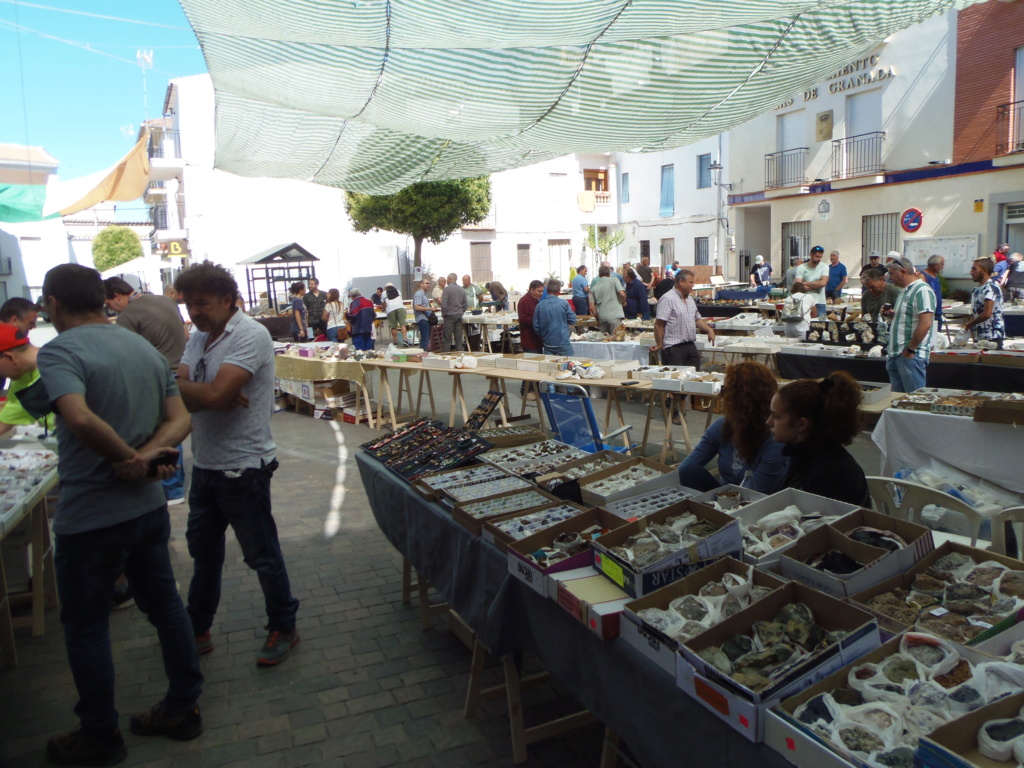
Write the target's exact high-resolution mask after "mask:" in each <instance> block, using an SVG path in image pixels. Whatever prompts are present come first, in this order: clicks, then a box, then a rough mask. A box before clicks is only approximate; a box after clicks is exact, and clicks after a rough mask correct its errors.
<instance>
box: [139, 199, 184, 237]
mask: <svg viewBox="0 0 1024 768" xmlns="http://www.w3.org/2000/svg"><path fill="white" fill-rule="evenodd" d="M149 218H150V221H152V222H153V234H152V239H153V240H154V241H155V242H158V243H166V242H168V241H170V240H183V239H185V238H187V237H188V232H187V230H186V229H185V205H184V203H182V202H178V203H159V204H157V205H154V206H152V207H151V208H150V209H149Z"/></svg>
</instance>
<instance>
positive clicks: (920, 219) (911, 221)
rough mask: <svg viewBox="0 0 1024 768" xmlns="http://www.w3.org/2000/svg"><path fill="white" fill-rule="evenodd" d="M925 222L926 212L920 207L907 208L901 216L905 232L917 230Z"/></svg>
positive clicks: (901, 224) (901, 223)
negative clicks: (922, 211)
mask: <svg viewBox="0 0 1024 768" xmlns="http://www.w3.org/2000/svg"><path fill="white" fill-rule="evenodd" d="M923 223H924V214H923V213H921V209H920V208H907V210H905V211H904V212H903V215H902V216H900V226H901V227H903V231H904V232H917V230H919V229H920V228H921V224H923Z"/></svg>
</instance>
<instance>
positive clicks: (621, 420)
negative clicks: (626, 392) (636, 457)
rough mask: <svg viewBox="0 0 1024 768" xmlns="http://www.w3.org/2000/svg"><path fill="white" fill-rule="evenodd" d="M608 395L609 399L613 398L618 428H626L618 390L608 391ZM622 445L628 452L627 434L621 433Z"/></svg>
mask: <svg viewBox="0 0 1024 768" xmlns="http://www.w3.org/2000/svg"><path fill="white" fill-rule="evenodd" d="M608 394H609V396H611V397H613V398H614V399H615V413H616V415H617V416H618V417H619V426H620V427H624V426H626V420H625V419H624V418H623V416H622V403H621V402H620V401H619V391H618V389H610V390H608ZM622 445H623V446H624V447H625V448H626V449H627V450H629V432H623V433H622Z"/></svg>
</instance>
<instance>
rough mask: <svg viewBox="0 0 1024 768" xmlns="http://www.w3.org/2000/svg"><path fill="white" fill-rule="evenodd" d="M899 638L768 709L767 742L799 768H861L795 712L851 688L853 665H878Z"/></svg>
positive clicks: (974, 659)
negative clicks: (821, 696) (823, 696)
mask: <svg viewBox="0 0 1024 768" xmlns="http://www.w3.org/2000/svg"><path fill="white" fill-rule="evenodd" d="M900 639H901V638H899V637H894V638H892V639H891V640H889V641H887V642H885V643H883V644H882V645H881V646H880V647H879V648H877V649H876V650H874V651H871V652H870V653H868V654H865V655H864V656H862V657H860V658H859V659H856V660H855V661H853V662H852V663H850V664H847V665H846V666H844V667H842V668H841V669H839V670H837V671H835V672H833V673H832V674H830V675H829V676H828V677H826V678H824V679H822V680H821V681H820V682H817V683H815V684H814V685H812V686H810V687H809V688H805V689H804V690H802V691H801V692H800V693H798V694H796V695H794V696H790V697H788V698H786V699H784V700H783V701H782V702H781V703H780V704H779V705H777V706H776V707H774V708H773V709H772V710H771V711H770V712H768V715H767V718H766V720H765V732H764V741H765V743H766V744H767V745H768V746H769V747H771V748H772V749H774V750H775V751H776V752H778V753H779V754H780V755H782V756H783V757H785V758H786V759H787V760H789V762H791V763H793V764H794V765H796V766H798V768H860V766H862V765H863V762H862V761H861V760H859V759H858V758H856V757H855V756H853V755H851V754H848V753H846V752H845V751H844V750H842V749H841V748H840V747H837V746H836V745H834V744H832V743H830V742H826V741H824V740H823V739H821V738H820V737H819V736H818V735H817V734H816V733H814V731H812V730H811V729H810V728H808V727H807V726H806V725H804V724H803V723H801V722H800V721H799V720H797V719H796V717H795V716H794V712H796V710H797V708H798V707H799V706H800V705H801V704H803V703H804V702H806V701H808V700H809V699H812V698H814V697H815V696H817V695H818V694H821V693H829V692H831V691H834V690H836V689H837V688H846V687H848V682H847V678H848V677H849V673H850V669H851V667H853V666H855V665H860V664H866V663H869V662H870V663H874V664H877V663H880V662H882V661H884V660H885V659H887V658H889V657H890V656H892V655H893V654H895V653H898V652H899V649H900ZM956 650H957V652H958V653H959V654H960V656H961V657H962V658H966V659H967V660H968V661H970V662H971V663H972V664H980V663H982V662H984V661H991V659H989V658H988V657H987V656H986V655H985V654H983V653H979V652H977V651H972V650H970V649H969V648H964V647H963V646H956ZM957 722H959V720H957ZM975 732H977V729H975ZM1000 765H1002V766H1005V765H1006V763H1000Z"/></svg>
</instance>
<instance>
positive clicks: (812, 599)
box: [676, 582, 881, 743]
mask: <svg viewBox="0 0 1024 768" xmlns="http://www.w3.org/2000/svg"><path fill="white" fill-rule="evenodd" d="M795 601H802V602H804V603H806V604H807V605H808V606H810V608H811V610H812V611H813V612H814V616H815V618H816V619H817V621H818V623H819V624H821V625H822V626H824V627H825V628H826V629H828V630H835V629H846V630H851V632H850V634H849V635H848V636H847V637H846V638H844V639H843V640H842V641H841V642H840V643H836V644H835V645H832V646H830V647H829V648H828V649H826V650H825V651H822V652H820V653H819V654H817V655H815V656H814V657H811V658H808V659H805V660H804V661H803V662H802V663H801V664H798V665H797V666H795V667H793V668H792V669H791V670H790V671H789V673H788V674H786V675H785V676H783V677H782V678H781V679H780V680H778V681H777V682H776V683H775V684H774V685H773V686H771V687H770V688H768V689H766V690H764V691H761V692H759V693H754V692H753V691H751V690H749V689H747V688H745V687H744V686H742V685H740V684H739V683H736V682H735V681H733V680H732V679H731V678H730V677H728V676H726V675H723V674H721V673H720V672H718V671H717V670H715V669H714V668H711V667H708V666H707V665H706V664H704V662H703V660H701V659H700V658H699V657H697V656H696V653H695V651H696V650H700V649H701V648H705V647H707V646H709V645H718V644H721V643H722V642H723V641H724V640H727V639H728V638H730V637H732V636H733V635H736V634H741V633H747V632H749V630H750V627H751V626H752V625H753V623H754V622H755V621H761V620H764V619H770V618H772V617H773V616H774V615H775V614H776V613H777V612H778V610H779V609H780V608H781V607H782V606H783V605H785V604H786V603H790V602H795ZM880 644H881V638H880V637H879V632H878V624H877V623H876V622H875V621H874V619H873V618H872V617H871V616H870V615H869V614H867V613H865V612H863V611H861V610H858V609H855V608H852V607H851V606H849V605H847V604H846V603H843V602H841V601H839V600H836V599H835V598H832V597H828V596H827V595H823V594H821V593H820V592H818V591H816V590H813V589H811V588H810V587H806V586H804V585H803V584H797V583H795V582H790V583H788V584H786V585H785V586H784V587H782V588H780V589H778V590H776V591H775V592H773V593H772V594H770V595H768V597H766V598H764V599H763V600H760V601H758V602H756V603H754V604H753V605H751V606H750V607H749V608H746V609H744V610H743V611H741V612H740V613H737V614H735V615H733V616H730V617H729V618H728V619H726V620H725V621H723V622H721V623H720V624H718V625H717V626H715V627H712V628H711V629H709V630H708V631H707V632H705V633H704V634H702V635H698V636H697V637H696V638H693V639H692V640H690V641H689V642H688V643H686V644H684V645H683V646H681V648H680V653H679V654H678V655H677V665H676V683H677V684H678V685H679V687H681V688H682V689H683V690H684V691H686V692H687V693H688V694H690V695H691V696H692V697H693V698H695V699H697V700H698V701H699V702H700V703H701V704H702V705H703V706H704V707H705V709H708V710H709V711H711V712H712V713H713V714H714V715H716V716H717V717H718V718H720V719H721V720H722V721H723V722H725V723H726V724H727V725H729V726H730V727H731V728H732V729H733V730H735V731H736V732H737V733H739V734H741V735H742V736H743V737H744V738H746V739H748V740H750V741H753V742H755V743H757V742H760V741H762V740H763V738H764V732H765V720H766V716H767V713H768V710H769V709H770V708H771V707H773V706H775V705H776V704H778V703H779V702H780V701H781V700H782V699H783V698H786V697H789V696H792V695H794V694H796V693H799V692H800V691H802V690H803V689H805V688H807V687H808V686H809V685H812V684H814V683H815V682H817V681H818V680H820V679H821V678H822V676H824V675H828V674H831V673H832V672H834V671H836V670H837V669H840V668H842V667H844V666H846V665H847V664H850V663H852V662H853V661H855V660H857V659H859V658H860V657H862V656H863V655H864V654H865V653H868V652H869V651H873V650H874V649H875V648H877V647H878V646H879V645H880ZM694 660H696V661H694Z"/></svg>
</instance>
